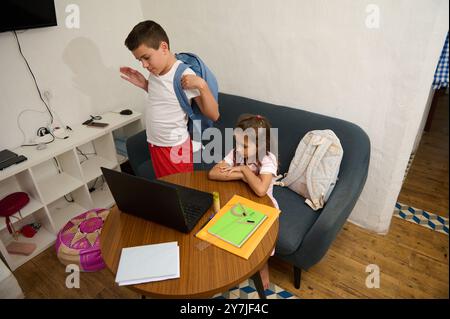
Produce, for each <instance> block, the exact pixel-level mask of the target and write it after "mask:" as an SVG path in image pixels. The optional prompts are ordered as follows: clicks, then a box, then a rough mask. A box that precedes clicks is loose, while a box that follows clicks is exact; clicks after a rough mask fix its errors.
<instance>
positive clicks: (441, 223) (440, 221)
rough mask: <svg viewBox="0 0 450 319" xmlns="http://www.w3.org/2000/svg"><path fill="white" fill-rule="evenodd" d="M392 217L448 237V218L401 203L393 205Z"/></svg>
mask: <svg viewBox="0 0 450 319" xmlns="http://www.w3.org/2000/svg"><path fill="white" fill-rule="evenodd" d="M394 216H395V217H398V218H402V219H404V220H406V221H409V222H411V223H415V224H418V225H420V226H424V227H427V228H429V229H432V230H435V231H437V232H440V233H443V234H447V235H448V218H446V217H442V216H439V215H436V214H433V213H430V212H427V211H425V210H423V209H418V208H414V207H411V206H408V205H404V204H402V203H396V204H395V210H394Z"/></svg>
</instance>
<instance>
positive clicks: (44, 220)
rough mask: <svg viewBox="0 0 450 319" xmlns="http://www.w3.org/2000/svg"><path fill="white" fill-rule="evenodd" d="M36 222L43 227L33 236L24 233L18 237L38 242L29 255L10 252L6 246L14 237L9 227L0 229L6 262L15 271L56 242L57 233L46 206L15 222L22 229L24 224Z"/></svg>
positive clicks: (27, 241) (28, 241)
mask: <svg viewBox="0 0 450 319" xmlns="http://www.w3.org/2000/svg"><path fill="white" fill-rule="evenodd" d="M36 222H38V223H40V224H41V228H40V229H39V230H38V232H37V233H36V234H35V235H34V236H33V237H32V238H27V237H24V236H23V235H19V238H18V242H23V243H34V244H36V249H35V250H34V252H33V253H32V254H31V255H29V256H23V255H14V254H10V253H8V252H7V250H6V247H7V246H8V245H9V244H10V243H11V242H13V241H14V238H13V236H12V235H11V234H10V233H9V232H8V230H7V229H3V230H1V231H0V250H1V252H2V254H3V256H4V258H5V259H6V262H7V263H8V265H9V266H10V268H11V269H12V270H13V271H14V270H15V269H17V268H18V267H19V266H20V265H22V264H24V263H25V262H27V261H28V260H30V259H32V258H33V257H35V256H36V255H38V254H40V253H41V252H43V251H44V250H45V249H47V248H49V247H50V246H52V245H53V244H54V243H55V240H56V235H55V234H54V232H53V231H52V228H53V227H52V225H51V222H50V219H49V216H48V214H47V212H46V209H45V208H41V209H39V210H38V211H36V212H35V213H34V214H31V215H28V216H27V217H24V218H23V219H21V220H20V221H18V222H17V223H16V224H15V228H16V230H20V229H21V228H22V226H24V225H27V224H31V223H36Z"/></svg>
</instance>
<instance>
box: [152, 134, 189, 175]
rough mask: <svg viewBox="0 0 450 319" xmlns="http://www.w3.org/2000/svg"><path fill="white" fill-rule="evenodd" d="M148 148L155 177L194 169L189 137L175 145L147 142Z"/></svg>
mask: <svg viewBox="0 0 450 319" xmlns="http://www.w3.org/2000/svg"><path fill="white" fill-rule="evenodd" d="M148 148H149V150H150V156H151V159H152V164H153V170H154V171H155V175H156V178H160V177H163V176H166V175H171V174H177V173H186V172H193V171H194V164H193V159H192V158H193V156H192V141H191V139H190V138H187V139H186V141H185V142H184V143H183V144H180V145H177V146H157V145H153V144H150V143H148Z"/></svg>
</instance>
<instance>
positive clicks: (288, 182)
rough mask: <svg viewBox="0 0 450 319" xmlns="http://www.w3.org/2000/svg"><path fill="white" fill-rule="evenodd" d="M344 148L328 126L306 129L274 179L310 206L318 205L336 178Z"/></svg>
mask: <svg viewBox="0 0 450 319" xmlns="http://www.w3.org/2000/svg"><path fill="white" fill-rule="evenodd" d="M343 154H344V151H343V149H342V146H341V142H340V141H339V139H338V137H337V136H336V134H334V132H333V131H331V130H315V131H310V132H308V133H306V135H305V136H304V137H303V138H302V140H301V141H300V143H299V144H298V146H297V150H296V151H295V155H294V158H293V159H292V161H291V164H290V165H289V170H288V172H287V174H285V176H284V178H283V179H282V180H281V181H279V182H277V183H275V184H276V185H280V186H283V187H289V188H290V189H291V190H293V191H294V192H296V193H298V194H300V195H302V196H303V197H305V198H306V200H305V203H306V204H308V205H309V206H310V207H311V208H312V209H313V210H318V209H320V208H322V207H323V206H324V205H325V203H326V201H327V200H328V197H329V196H330V194H331V192H332V191H333V189H334V186H335V185H336V182H337V176H338V173H339V167H340V165H341V160H342V156H343Z"/></svg>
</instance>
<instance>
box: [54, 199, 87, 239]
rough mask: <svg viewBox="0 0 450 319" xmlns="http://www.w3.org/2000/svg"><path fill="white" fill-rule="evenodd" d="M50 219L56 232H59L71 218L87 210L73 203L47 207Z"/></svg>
mask: <svg viewBox="0 0 450 319" xmlns="http://www.w3.org/2000/svg"><path fill="white" fill-rule="evenodd" d="M49 210H50V215H51V218H52V219H53V224H54V225H55V228H56V230H57V231H58V232H59V231H60V230H61V229H62V228H63V227H64V225H65V224H67V222H68V221H69V220H71V219H72V218H74V217H76V216H78V215H80V214H82V213H84V212H85V211H87V210H89V208H87V207H83V206H81V205H80V204H78V203H76V202H73V203H67V202H66V204H65V205H61V204H60V203H58V204H56V205H52V206H51V207H49Z"/></svg>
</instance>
